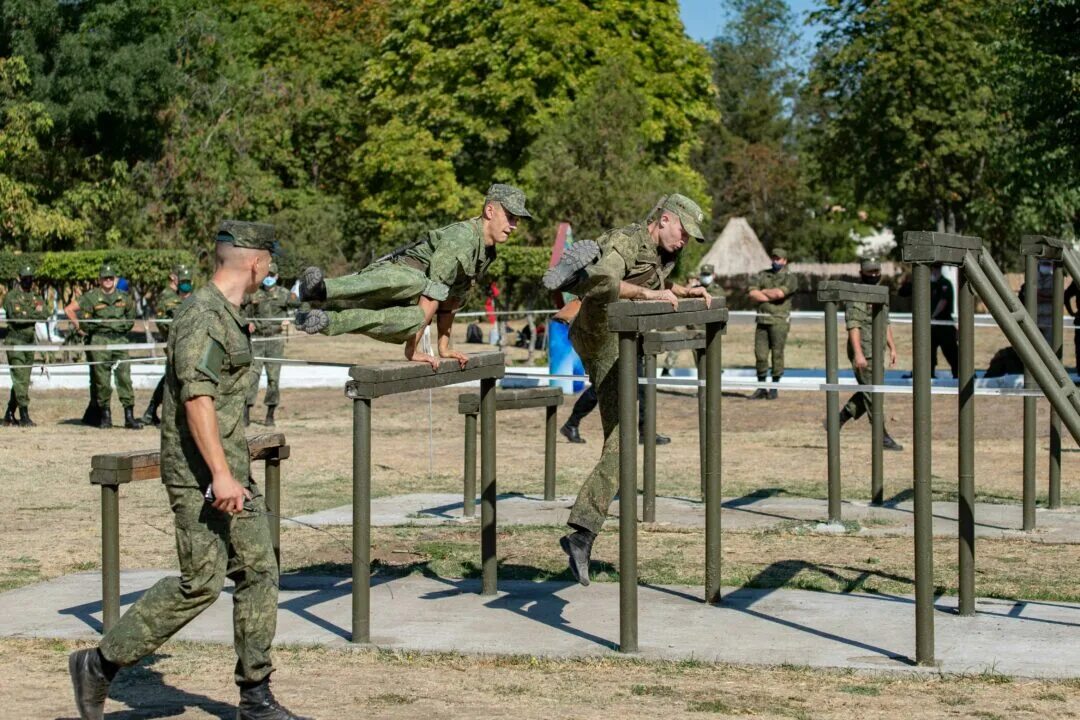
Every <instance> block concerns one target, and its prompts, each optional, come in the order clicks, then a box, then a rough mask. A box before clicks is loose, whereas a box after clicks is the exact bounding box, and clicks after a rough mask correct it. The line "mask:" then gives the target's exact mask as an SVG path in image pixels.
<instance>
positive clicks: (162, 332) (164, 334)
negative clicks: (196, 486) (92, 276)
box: [142, 268, 191, 423]
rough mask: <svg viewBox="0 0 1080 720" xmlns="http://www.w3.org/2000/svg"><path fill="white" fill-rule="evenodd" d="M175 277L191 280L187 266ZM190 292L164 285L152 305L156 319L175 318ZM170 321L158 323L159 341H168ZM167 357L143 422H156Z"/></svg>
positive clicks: (163, 391)
mask: <svg viewBox="0 0 1080 720" xmlns="http://www.w3.org/2000/svg"><path fill="white" fill-rule="evenodd" d="M176 276H177V279H179V280H185V279H186V280H189V281H190V280H191V271H190V270H188V269H187V268H178V269H177V272H176ZM190 295H191V293H185V294H184V295H181V294H180V293H178V292H177V291H175V290H173V289H172V288H171V287H166V288H165V289H164V290H162V291H161V296H160V297H159V298H158V301H157V304H156V305H155V307H154V317H156V318H158V319H167V320H170V321H171V320H174V319H175V318H176V311H177V310H179V309H180V306H181V305H182V304H183V303H184V300H186V299H187V298H188V297H189V296H190ZM171 324H172V323H171V322H167V323H158V324H157V334H158V337H159V338H160V341H161V342H168V341H169V326H170V325H171ZM168 362H169V361H168V358H167V357H166V360H165V374H164V375H162V376H161V380H159V381H158V384H157V387H155V388H154V395H153V397H151V398H150V407H148V408H147V410H146V412H145V413H143V418H142V419H143V422H144V423H151V422H155V423H156V422H157V418H156V412H157V408H158V407H160V406H161V403H162V402H163V401H164V398H165V377H166V376H167V375H168V374H169V365H168Z"/></svg>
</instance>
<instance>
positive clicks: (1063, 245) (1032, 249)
mask: <svg viewBox="0 0 1080 720" xmlns="http://www.w3.org/2000/svg"><path fill="white" fill-rule="evenodd" d="M1071 247H1072V243H1069V242H1066V241H1065V240H1062V239H1060V238H1052V237H1047V236H1045V235H1024V236H1023V237H1022V238H1020V252H1021V253H1022V254H1024V255H1034V256H1035V257H1037V258H1041V259H1043V260H1061V256H1062V253H1063V252H1065V250H1067V249H1070V248H1071Z"/></svg>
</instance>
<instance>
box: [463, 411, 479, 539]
mask: <svg viewBox="0 0 1080 720" xmlns="http://www.w3.org/2000/svg"><path fill="white" fill-rule="evenodd" d="M464 490H465V491H464V493H463V495H462V506H461V507H462V515H463V516H464V517H467V518H471V517H474V516H475V515H476V415H475V414H473V413H468V414H467V415H465V488H464Z"/></svg>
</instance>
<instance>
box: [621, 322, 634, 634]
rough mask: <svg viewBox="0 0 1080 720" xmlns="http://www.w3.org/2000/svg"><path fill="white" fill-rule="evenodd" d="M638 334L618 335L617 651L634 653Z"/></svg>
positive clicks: (626, 333)
mask: <svg viewBox="0 0 1080 720" xmlns="http://www.w3.org/2000/svg"><path fill="white" fill-rule="evenodd" d="M637 599H638V598H637V333H633V332H621V333H619V650H621V651H622V652H637V649H638V604H637Z"/></svg>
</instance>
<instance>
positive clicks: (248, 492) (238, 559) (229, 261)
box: [68, 221, 300, 720]
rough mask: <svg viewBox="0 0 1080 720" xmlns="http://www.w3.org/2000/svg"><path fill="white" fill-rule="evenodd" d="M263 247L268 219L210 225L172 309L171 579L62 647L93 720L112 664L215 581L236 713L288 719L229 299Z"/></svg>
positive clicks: (167, 433)
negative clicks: (227, 592) (227, 599)
mask: <svg viewBox="0 0 1080 720" xmlns="http://www.w3.org/2000/svg"><path fill="white" fill-rule="evenodd" d="M275 249H276V245H275V242H274V229H273V226H271V225H261V224H256V223H246V222H235V221H226V222H224V223H222V225H221V229H220V230H219V232H218V236H217V251H216V253H217V270H216V271H215V272H214V277H213V279H212V281H211V282H210V284H209V285H207V286H206V287H203V288H200V289H199V290H198V291H197V292H196V293H195V294H194V295H193V296H192V298H191V300H190V301H189V302H187V303H185V304H184V305H183V306H182V307H181V308H180V310H179V311H178V312H177V314H176V322H175V323H174V324H173V327H172V328H171V329H170V331H169V345H168V349H167V354H168V358H169V365H168V368H169V370H168V375H167V376H166V384H165V405H164V413H163V418H162V424H161V479H162V482H163V483H165V490H166V492H167V493H168V495H169V504H170V506H171V507H172V511H173V514H174V523H175V526H176V547H177V555H178V556H179V561H180V577H172V578H165V579H163V580H160V581H158V582H157V584H155V585H154V586H153V587H152V588H150V589H149V590H147V591H146V593H145V594H144V595H143V596H142V597H140V598H139V599H138V600H137V601H136V602H135V604H134V605H132V606H131V607H130V608H129V609H128V611H127V612H126V613H124V615H123V617H121V618H120V620H119V621H118V622H117V623H116V625H114V626H113V627H112V629H110V630H109V632H107V633H105V636H104V637H103V638H102V639H101V644H100V645H99V646H98V647H96V648H90V649H86V650H77V651H76V652H74V653H72V654H71V656H70V658H69V660H68V669H69V672H70V673H71V680H72V684H73V685H74V689H75V703H76V706H77V707H78V709H79V716H80V717H81V718H83V719H84V720H101V718H102V716H103V711H104V706H105V698H106V697H107V695H108V692H109V685H110V683H111V682H112V680H113V678H114V677H115V675H116V673H117V671H118V670H119V669H120V668H122V667H127V666H130V665H134V664H135V663H137V662H138V661H139V660H140V659H141V658H143V657H145V656H146V655H149V654H150V653H152V652H153V651H154V650H156V649H157V648H158V647H159V646H161V644H162V643H164V642H165V641H166V640H168V639H169V638H170V637H172V636H173V634H175V633H176V632H177V631H179V630H180V629H181V628H182V627H184V626H185V625H187V624H188V623H189V622H190V621H191V620H193V619H194V618H195V617H197V616H198V615H199V614H200V613H202V611H203V610H205V609H206V608H208V607H210V606H211V605H212V604H213V603H214V601H215V600H217V598H218V595H219V594H220V593H221V589H222V586H223V585H224V583H225V578H226V577H228V578H230V579H232V580H233V581H234V582H235V583H236V588H235V590H234V591H233V633H234V635H235V638H234V646H235V648H236V654H237V660H236V671H235V679H236V684H237V685H239V686H240V705H239V708H238V710H237V714H236V717H237V719H238V720H300V719H299V718H298V717H297V716H296V715H294V714H293V713H291V712H290V711H289V710H287V709H286V708H284V707H283V706H282V705H281V704H280V703H278V701H277V700H276V699H275V698H274V696H273V694H272V693H271V692H270V673H271V672H273V670H274V666H273V663H272V662H271V659H270V645H271V643H272V642H273V639H274V633H275V631H276V627H277V597H278V568H277V562H276V560H275V558H274V549H273V546H272V545H271V539H270V525H269V523H268V522H267V520H266V516H265V513H266V504H265V502H264V500H263V497H262V495H261V493H260V492H259V489H258V487H257V486H256V485H255V482H254V481H253V480H252V478H251V462H250V459H249V456H248V446H247V439H246V438H245V437H244V427H243V423H242V422H241V421H240V419H241V415H242V414H243V411H244V402H245V398H246V395H247V390H248V382H249V380H250V378H249V373H250V372H251V358H252V351H251V337H250V335H249V333H248V329H247V324H248V323H247V319H246V318H244V317H242V316H241V315H240V308H239V305H240V303H241V302H242V300H243V296H244V293H245V292H252V291H254V290H255V289H256V288H257V287H258V283H260V282H262V279H263V278H264V277H266V274H267V272H268V271H269V265H270V256H271V252H272V251H273V250H275ZM208 491H209V492H208Z"/></svg>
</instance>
